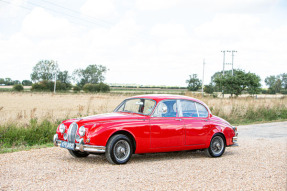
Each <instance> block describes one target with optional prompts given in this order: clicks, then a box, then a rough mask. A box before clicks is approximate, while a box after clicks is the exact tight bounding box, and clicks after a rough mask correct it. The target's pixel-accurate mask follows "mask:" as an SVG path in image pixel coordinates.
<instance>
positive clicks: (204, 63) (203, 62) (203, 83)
mask: <svg viewBox="0 0 287 191" xmlns="http://www.w3.org/2000/svg"><path fill="white" fill-rule="evenodd" d="M202 65H203V71H202V85H201V91H202V97H203V84H204V65H205V59H203V64H202Z"/></svg>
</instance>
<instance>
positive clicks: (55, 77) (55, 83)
mask: <svg viewBox="0 0 287 191" xmlns="http://www.w3.org/2000/svg"><path fill="white" fill-rule="evenodd" d="M56 84H57V73H55V82H54V94H55V93H56Z"/></svg>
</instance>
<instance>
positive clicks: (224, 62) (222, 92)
mask: <svg viewBox="0 0 287 191" xmlns="http://www.w3.org/2000/svg"><path fill="white" fill-rule="evenodd" d="M221 52H223V74H222V77H223V76H224V66H225V50H222V51H221ZM222 97H223V98H224V89H223V86H222Z"/></svg>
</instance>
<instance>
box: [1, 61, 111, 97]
mask: <svg viewBox="0 0 287 191" xmlns="http://www.w3.org/2000/svg"><path fill="white" fill-rule="evenodd" d="M106 72H107V68H106V67H105V66H102V65H96V64H94V65H89V66H87V67H86V68H84V69H82V68H78V69H76V70H74V72H73V73H72V75H70V74H69V72H68V71H67V70H64V71H61V70H60V69H59V65H58V63H57V62H56V61H54V60H41V61H39V62H38V63H37V64H36V65H35V66H34V67H33V70H32V73H31V75H30V77H31V81H30V80H23V81H22V83H21V82H20V81H18V80H16V81H12V80H11V79H10V78H9V79H10V81H12V82H14V83H7V80H6V79H7V78H6V79H3V80H4V81H3V82H2V81H1V79H0V84H4V85H14V86H13V89H14V90H17V91H21V90H23V85H30V86H32V88H31V90H32V91H53V90H54V84H55V80H56V90H57V91H68V90H71V89H73V90H74V91H75V92H77V91H81V90H84V91H85V92H108V91H110V87H109V85H107V84H105V83H104V80H105V76H104V75H105V73H106ZM72 80H73V81H74V82H76V85H75V86H73V85H72ZM10 81H9V82H10ZM1 82H2V83H1Z"/></svg>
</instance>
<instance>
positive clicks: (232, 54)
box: [226, 50, 237, 76]
mask: <svg viewBox="0 0 287 191" xmlns="http://www.w3.org/2000/svg"><path fill="white" fill-rule="evenodd" d="M226 52H231V56H232V62H231V65H232V76H233V60H234V52H237V51H236V50H231V51H230V50H227V51H226Z"/></svg>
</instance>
